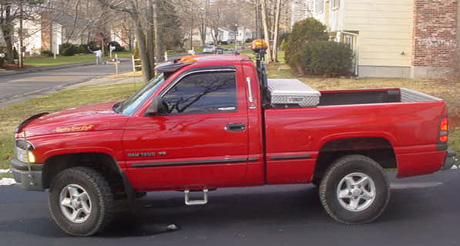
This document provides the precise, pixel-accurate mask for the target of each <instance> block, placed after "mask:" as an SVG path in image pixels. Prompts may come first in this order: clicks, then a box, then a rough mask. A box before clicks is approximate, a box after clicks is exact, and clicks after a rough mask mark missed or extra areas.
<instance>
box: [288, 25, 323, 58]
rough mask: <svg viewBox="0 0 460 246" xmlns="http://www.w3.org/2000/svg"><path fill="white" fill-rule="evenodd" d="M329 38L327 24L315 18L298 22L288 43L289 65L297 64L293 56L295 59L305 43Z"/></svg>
mask: <svg viewBox="0 0 460 246" xmlns="http://www.w3.org/2000/svg"><path fill="white" fill-rule="evenodd" d="M328 39H329V35H328V34H327V32H326V26H325V25H323V24H322V23H321V22H319V21H317V20H316V19H315V18H307V19H305V20H302V21H298V22H296V23H295V24H294V26H293V28H292V32H291V33H290V34H289V38H288V41H287V44H286V54H285V55H286V56H285V59H286V62H287V63H288V64H289V65H296V64H293V63H292V62H293V61H292V60H291V58H293V59H294V60H295V57H296V56H297V55H296V53H298V52H300V50H301V48H302V45H303V44H305V43H308V42H312V41H327V40H328Z"/></svg>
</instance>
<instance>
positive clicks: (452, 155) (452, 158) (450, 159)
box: [441, 150, 457, 170]
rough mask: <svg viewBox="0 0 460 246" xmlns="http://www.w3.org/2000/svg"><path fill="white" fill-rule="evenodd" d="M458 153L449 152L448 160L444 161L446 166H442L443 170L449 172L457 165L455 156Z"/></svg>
mask: <svg viewBox="0 0 460 246" xmlns="http://www.w3.org/2000/svg"><path fill="white" fill-rule="evenodd" d="M456 155H457V152H455V151H453V150H447V154H446V160H445V161H444V165H443V166H442V168H441V170H449V169H451V168H452V166H454V164H455V156H456Z"/></svg>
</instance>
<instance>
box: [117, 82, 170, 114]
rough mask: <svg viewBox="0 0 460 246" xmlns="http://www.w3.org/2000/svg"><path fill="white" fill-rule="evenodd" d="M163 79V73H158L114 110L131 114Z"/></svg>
mask: <svg viewBox="0 0 460 246" xmlns="http://www.w3.org/2000/svg"><path fill="white" fill-rule="evenodd" d="M164 81H165V79H164V74H163V73H160V74H158V75H157V76H156V77H155V78H153V79H152V80H150V82H149V83H147V84H146V85H145V86H144V87H142V89H140V90H139V91H138V92H136V93H135V94H134V95H132V96H131V97H130V98H129V99H128V100H126V101H124V102H122V103H121V104H120V105H119V106H118V109H117V110H116V111H117V112H119V113H121V114H123V115H127V116H131V115H132V114H134V112H136V111H137V109H138V108H139V107H140V106H141V105H143V104H144V102H145V100H147V99H148V98H149V97H150V96H151V95H152V94H153V93H154V92H155V91H156V90H157V89H158V88H159V87H160V86H161V85H162V84H163V83H164Z"/></svg>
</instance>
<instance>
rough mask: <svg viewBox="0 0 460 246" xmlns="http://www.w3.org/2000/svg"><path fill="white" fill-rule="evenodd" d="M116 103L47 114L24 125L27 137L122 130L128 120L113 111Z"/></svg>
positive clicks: (92, 105) (21, 132)
mask: <svg viewBox="0 0 460 246" xmlns="http://www.w3.org/2000/svg"><path fill="white" fill-rule="evenodd" d="M115 103H116V102H110V103H101V104H91V105H87V106H83V107H78V108H70V109H66V110H63V111H59V112H55V113H51V114H45V115H42V116H40V117H38V118H35V119H33V120H31V121H30V122H28V123H27V124H26V125H24V127H23V129H22V131H20V132H19V134H23V132H24V130H25V131H26V132H27V136H28V137H30V136H38V135H48V134H57V133H69V132H84V131H104V130H121V129H123V127H124V126H125V123H126V121H127V119H128V117H127V116H124V115H122V114H118V113H116V112H115V111H114V110H113V105H115Z"/></svg>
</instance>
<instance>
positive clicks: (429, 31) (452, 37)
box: [412, 0, 457, 67]
mask: <svg viewBox="0 0 460 246" xmlns="http://www.w3.org/2000/svg"><path fill="white" fill-rule="evenodd" d="M456 37H457V0H415V8H414V52H413V54H414V57H413V60H412V65H413V66H424V67H447V66H449V62H450V61H451V56H452V53H453V51H454V50H455V47H456V45H457V41H456Z"/></svg>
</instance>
